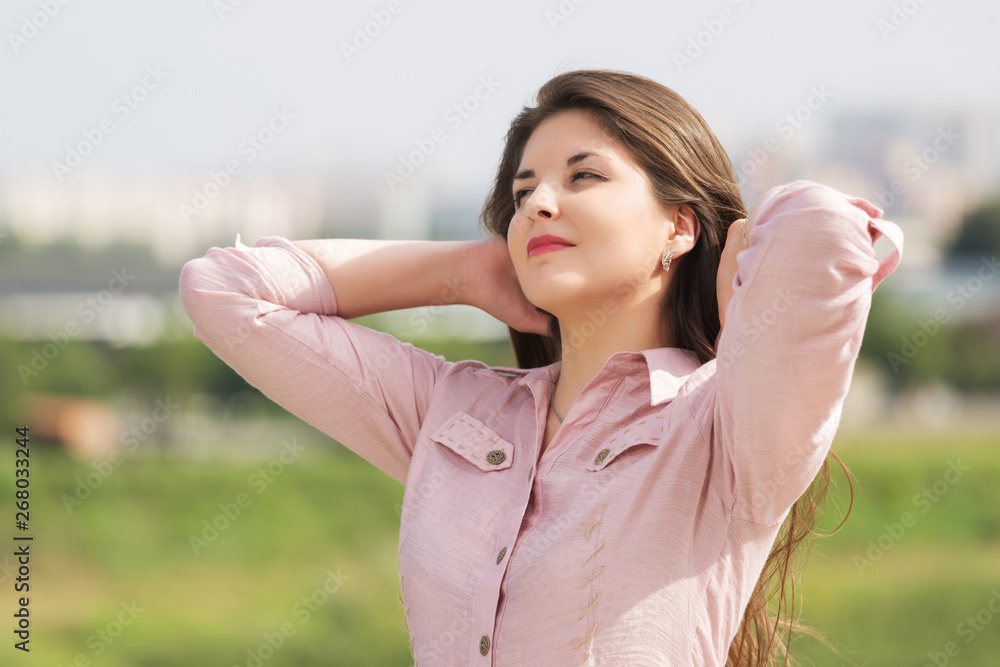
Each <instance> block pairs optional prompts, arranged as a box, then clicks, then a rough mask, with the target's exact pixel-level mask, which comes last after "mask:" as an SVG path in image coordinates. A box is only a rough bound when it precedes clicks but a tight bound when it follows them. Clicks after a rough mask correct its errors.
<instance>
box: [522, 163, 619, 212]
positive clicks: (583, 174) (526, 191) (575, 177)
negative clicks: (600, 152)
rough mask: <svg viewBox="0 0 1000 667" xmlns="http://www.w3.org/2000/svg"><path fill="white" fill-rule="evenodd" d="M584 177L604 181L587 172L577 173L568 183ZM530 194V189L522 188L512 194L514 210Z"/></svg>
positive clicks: (600, 177)
mask: <svg viewBox="0 0 1000 667" xmlns="http://www.w3.org/2000/svg"><path fill="white" fill-rule="evenodd" d="M584 176H590V177H591V178H596V179H599V180H604V177H602V176H598V175H597V174H594V173H591V172H589V171H578V172H576V173H575V174H573V176H572V177H571V178H570V182H574V183H575V182H576V181H578V180H580V179H581V178H583V177H584ZM529 192H531V188H522V189H520V190H518V191H517V192H515V193H514V208H515V209H519V208H521V200H522V199H523V198H524V196H525V194H527V193H529Z"/></svg>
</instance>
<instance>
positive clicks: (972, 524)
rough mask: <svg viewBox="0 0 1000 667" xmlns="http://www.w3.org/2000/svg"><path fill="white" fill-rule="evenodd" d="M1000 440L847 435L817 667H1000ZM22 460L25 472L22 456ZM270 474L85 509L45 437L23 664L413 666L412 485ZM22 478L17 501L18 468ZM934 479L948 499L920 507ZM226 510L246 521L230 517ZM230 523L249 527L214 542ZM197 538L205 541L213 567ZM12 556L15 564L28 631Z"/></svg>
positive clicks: (116, 481)
mask: <svg viewBox="0 0 1000 667" xmlns="http://www.w3.org/2000/svg"><path fill="white" fill-rule="evenodd" d="M997 444H998V437H997V435H996V434H990V435H963V436H955V435H947V436H945V435H933V434H927V435H920V436H904V435H898V434H897V435H886V436H881V435H880V436H875V435H872V436H868V437H865V438H860V437H850V438H848V437H844V436H842V437H839V438H838V440H837V442H836V444H835V450H836V451H837V452H838V453H839V454H840V455H841V457H842V458H843V459H844V460H845V462H846V463H847V464H848V466H849V467H850V469H851V471H852V473H853V474H854V475H855V477H856V482H855V493H856V496H855V501H854V509H853V512H852V514H851V517H850V519H849V520H848V522H847V524H846V526H845V528H844V529H843V530H842V531H841V532H839V533H837V534H836V535H834V536H832V537H826V538H823V539H821V540H818V541H817V542H816V546H815V547H814V549H813V552H812V555H811V557H810V560H809V563H808V566H807V569H806V572H805V574H804V578H803V582H802V590H803V592H804V620H805V621H807V622H809V623H810V624H812V625H813V626H814V627H816V628H818V629H820V630H822V631H824V632H825V634H826V636H827V637H828V639H829V640H830V642H831V643H832V644H833V646H834V647H835V648H836V649H837V651H838V652H839V654H837V653H834V652H833V651H831V649H829V648H826V647H824V646H822V645H820V644H818V643H817V642H815V641H814V640H810V639H805V640H802V641H801V642H798V648H799V649H800V650H801V651H802V653H801V655H803V657H804V658H805V659H804V663H805V664H814V665H823V666H826V665H838V666H839V665H845V664H854V665H878V666H883V665H884V666H889V667H891V666H895V665H899V666H908V667H909V666H913V665H916V666H921V665H924V664H931V665H933V664H935V662H932V657H933V658H935V659H936V660H937V663H936V664H938V665H942V664H954V665H962V666H963V667H972V666H983V667H986V666H989V667H993V666H995V665H998V664H1000V618H996V619H994V616H1000V614H995V613H994V612H993V611H990V609H989V607H988V603H989V602H990V599H991V596H993V595H994V594H995V595H996V601H995V602H993V608H994V609H996V610H1000V483H998V482H1000V448H998V447H997ZM277 454H278V450H277V449H276V450H275V452H274V455H275V456H277ZM3 456H5V457H6V458H5V461H13V451H12V449H6V448H5V449H4V453H3ZM267 463H268V461H267V460H263V461H260V462H254V463H249V462H248V463H236V462H232V461H219V460H209V461H190V460H171V459H169V458H163V457H155V458H142V457H138V456H136V455H128V457H127V458H126V460H125V461H124V463H122V464H121V466H119V467H118V468H117V469H115V470H114V472H113V473H111V474H110V476H109V477H108V478H107V479H106V480H103V479H102V481H101V483H100V486H98V487H97V488H95V489H93V492H92V495H91V496H90V497H89V498H86V499H85V500H83V501H82V503H80V504H79V505H77V504H73V505H71V506H70V507H71V509H72V512H69V511H68V510H67V505H66V503H65V498H66V497H67V496H66V495H64V494H73V493H74V492H75V489H76V488H77V486H78V481H77V480H78V479H79V480H85V479H86V477H87V475H88V474H92V473H94V467H93V466H92V465H91V464H87V463H79V462H75V461H72V460H70V459H69V458H67V457H66V456H65V455H64V454H62V453H61V452H60V451H58V450H56V449H54V448H48V447H45V446H44V445H43V444H42V443H34V447H33V449H32V468H31V480H32V487H31V489H32V496H31V498H32V503H33V505H32V516H31V519H32V530H31V532H32V533H33V534H34V535H35V540H34V542H33V543H32V572H31V578H32V579H31V586H32V595H31V612H32V623H33V625H32V629H33V634H32V640H31V649H32V650H31V655H30V659H25V660H20V659H19V658H21V657H22V656H20V655H19V652H17V651H15V650H13V649H12V648H11V647H9V646H8V647H6V648H5V649H4V656H5V657H4V660H3V664H39V665H41V664H44V665H71V664H78V665H87V664H93V665H108V666H112V667H167V666H182V665H183V666H185V667H187V666H191V665H268V666H271V665H295V666H300V667H308V666H311V665H351V666H358V665H379V666H381V665H409V664H411V662H412V661H411V660H410V654H409V650H408V635H407V633H406V630H405V627H404V620H403V614H402V609H401V606H400V604H399V602H398V599H397V579H396V557H397V556H396V554H397V552H396V549H397V538H398V529H399V516H398V510H397V506H398V503H399V502H400V501H401V499H402V491H403V489H402V487H401V486H400V485H399V484H397V483H396V482H394V481H393V480H391V479H390V478H389V477H387V476H386V475H385V474H383V473H381V472H380V471H378V470H377V469H375V468H373V467H372V466H370V465H369V464H367V463H366V462H364V461H363V460H362V459H360V458H359V457H357V456H355V455H354V454H352V453H351V452H348V451H346V450H337V449H334V450H331V449H330V448H328V447H319V446H317V447H309V448H308V451H307V452H306V453H305V454H303V455H302V456H301V457H300V458H298V459H296V460H295V461H294V462H292V463H291V464H289V465H287V466H284V467H283V468H282V469H281V471H280V473H279V474H277V475H273V476H272V477H270V481H269V482H268V481H266V480H265V479H264V478H262V477H260V476H259V474H258V476H256V477H252V476H254V475H255V473H256V472H257V471H258V469H259V468H261V467H262V466H265V467H266V465H267ZM953 464H955V465H953ZM956 466H957V467H956ZM2 468H3V471H4V472H3V480H2V483H0V484H2V488H0V498H2V503H0V505H2V507H5V508H10V507H12V497H11V496H12V489H13V476H12V472H11V468H12V466H11V465H8V464H4V465H3V466H2ZM949 468H951V469H952V470H956V469H957V470H960V471H961V475H960V476H958V473H955V472H953V473H948V474H946V471H948V470H949ZM965 468H967V470H965ZM275 469H277V467H276V466H275V467H274V468H273V469H272V474H273V470H275ZM833 477H834V479H835V482H836V487H837V488H836V489H835V490H834V493H833V494H832V499H831V502H830V503H828V508H829V516H828V518H827V523H831V524H835V523H836V522H837V521H839V518H840V516H841V511H842V506H843V505H844V504H845V502H846V501H845V498H846V486H845V484H844V477H843V474H842V473H841V472H840V471H839V468H836V467H835V468H834V474H833ZM92 479H94V480H96V479H97V478H96V477H94V478H92ZM942 480H944V481H942ZM949 480H950V481H949ZM262 487H263V488H262ZM925 488H926V489H928V490H929V493H930V495H931V496H933V497H934V500H933V502H932V501H931V499H930V498H929V497H928V496H924V500H922V501H918V502H915V498H914V496H915V495H917V494H921V493H922V490H923V489H925ZM258 491H261V492H260V493H258ZM239 494H246V497H244V498H242V500H243V501H244V504H245V505H246V506H244V507H242V508H239V506H238V504H237V500H238V496H239ZM81 495H82V494H81ZM248 499H249V503H247V502H246V501H247V500H248ZM220 503H221V504H223V505H228V509H229V512H230V513H231V514H233V513H234V508H239V511H240V515H239V516H238V517H236V518H234V519H232V520H229V519H226V518H225V517H224V515H223V510H222V509H220ZM906 512H909V513H910V514H911V515H912V521H908V523H909V524H910V525H908V526H902V523H900V522H901V517H902V516H903V514H904V513H906ZM11 513H12V511H11ZM220 515H221V516H222V518H219V517H220ZM9 520H10V521H13V516H11V517H9ZM213 520H215V521H216V522H217V523H218V525H219V526H225V524H226V523H227V522H228V524H229V525H228V527H225V528H224V530H222V531H221V532H219V533H218V535H217V536H215V537H214V538H213V537H212V533H211V532H210V531H209V532H208V533H207V536H206V534H204V531H205V530H206V524H205V523H204V522H206V521H208V522H212V521H213ZM897 523H899V524H900V526H902V527H903V528H904V532H902V533H900V532H899V530H898V528H897V527H896V526H894V524H897ZM7 532H8V534H10V533H13V527H12V528H11V530H10V531H7ZM192 536H200V537H201V538H202V539H204V540H205V543H204V544H202V545H197V546H198V550H199V554H198V555H197V556H196V555H195V553H194V551H195V548H194V547H192V543H191V537H192ZM869 541H871V544H869ZM872 545H874V547H875V548H876V550H873V551H870V550H871V549H872ZM5 551H8V550H6V549H5ZM869 551H870V553H869ZM859 559H868V560H867V561H862V560H859ZM12 561H13V559H12V558H10V557H8V561H7V562H6V564H5V563H4V561H3V557H0V567H2V566H4V565H7V567H2V569H0V579H3V581H2V582H0V585H2V586H3V587H4V589H5V590H6V591H7V593H5V595H4V609H3V615H4V618H6V619H8V620H7V626H8V627H7V629H6V630H5V631H4V633H5V635H6V636H7V637H8V638H10V636H11V635H10V632H11V629H12V627H13V620H12V616H11V615H10V614H11V613H13V610H14V602H13V595H12V594H11V589H12V584H13V582H12V577H13V576H15V575H14V574H12V573H11V571H10V570H9V564H10V563H11V562H12ZM866 562H867V564H864V563H866ZM324 582H325V583H326V588H325V589H324ZM331 590H332V591H333V592H328V591H331ZM133 603H134V607H132V608H131V609H132V611H131V612H127V611H125V609H127V608H129V606H130V605H133ZM123 604H124V605H125V607H123V606H122V605H123ZM140 610H141V611H140ZM977 615H978V620H976V617H977ZM967 617H972V623H973V624H975V627H978V628H979V630H972V627H973V626H972V625H968V624H967V621H966V618H967ZM123 621H128V625H124V626H123V625H119V623H122V622H123ZM990 621H992V623H990ZM962 624H966V625H962ZM282 630H284V633H282ZM268 636H269V637H270V638H271V642H272V643H274V644H279V643H280V648H278V649H277V650H276V651H272V650H271V649H270V645H269V644H268V643H267V637H268ZM949 642H953V643H954V644H953V646H951V647H949ZM946 647H949V648H951V649H952V653H953V655H952V656H948V655H947V654H946V650H947V648H946ZM12 654H14V655H13V658H11V657H10V656H11V655H12ZM928 654H931V656H932V657H929V655H928ZM24 657H25V658H27V657H28V656H24Z"/></svg>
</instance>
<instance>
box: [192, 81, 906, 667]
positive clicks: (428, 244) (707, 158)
mask: <svg viewBox="0 0 1000 667" xmlns="http://www.w3.org/2000/svg"><path fill="white" fill-rule="evenodd" d="M745 215H746V211H745V209H744V206H743V203H742V200H741V197H740V193H739V188H738V184H737V180H736V176H735V174H734V172H733V170H732V167H731V165H730V162H729V159H728V157H727V155H726V152H725V150H723V148H722V146H721V145H720V144H719V142H718V140H717V139H716V138H715V136H714V135H713V134H712V132H711V130H710V129H709V128H708V126H707V125H706V124H705V121H704V120H703V119H702V118H701V116H700V115H699V114H698V113H697V112H696V111H695V110H694V109H693V108H691V107H690V106H689V105H688V104H687V103H686V102H685V101H684V100H683V99H682V98H680V97H679V96H678V95H677V94H676V93H674V92H673V91H671V90H669V89H668V88H665V87H663V86H661V85H659V84H657V83H655V82H653V81H650V80H648V79H645V78H642V77H639V76H636V75H632V74H627V73H622V72H614V71H575V72H568V73H565V74H562V75H559V76H557V77H555V78H554V79H552V80H551V81H549V82H548V83H546V84H545V85H544V86H543V87H542V89H541V90H540V91H539V94H538V101H537V106H535V107H530V108H526V109H524V110H523V111H522V112H521V113H520V115H518V116H517V118H516V119H515V120H514V122H513V124H512V127H511V129H510V132H509V134H508V136H507V142H506V146H505V149H504V152H503V156H502V159H501V162H500V167H499V170H498V173H497V177H496V182H495V185H494V188H493V191H492V193H491V194H490V195H489V198H488V200H487V202H486V205H485V208H484V211H483V221H484V223H485V226H486V228H487V229H488V230H489V232H491V234H492V235H491V237H490V238H489V239H488V240H485V241H477V242H434V241H376V240H347V239H341V240H308V241H295V242H291V241H289V240H287V239H284V238H282V237H278V236H268V237H265V238H262V239H260V240H258V241H257V243H256V245H255V246H254V247H248V246H246V245H244V244H242V243H241V242H240V239H239V237H238V236H237V239H236V245H235V247H232V248H224V249H220V248H211V249H210V250H209V251H208V253H207V254H206V255H205V257H203V258H199V259H194V260H192V261H190V262H188V263H187V264H186V265H185V267H184V269H183V271H182V273H181V280H180V292H181V297H182V301H183V304H184V307H185V309H186V311H187V313H188V314H189V316H190V317H191V320H192V321H193V322H194V325H195V329H194V331H195V334H196V335H197V336H198V337H199V338H201V340H203V341H204V342H205V343H206V344H207V345H208V346H209V347H210V348H211V349H212V350H213V351H214V352H215V353H216V354H217V355H218V356H219V357H220V358H222V359H223V360H224V361H225V362H226V363H227V364H229V365H230V366H232V367H233V368H234V369H235V370H236V371H237V372H239V373H240V374H241V375H242V376H243V377H244V378H245V379H246V380H247V381H248V382H250V383H251V384H253V385H254V386H256V387H258V388H259V389H260V390H261V391H262V392H264V393H265V394H266V395H267V396H268V397H270V398H271V399H272V400H274V401H276V402H277V403H279V404H281V405H282V406H284V407H285V408H287V409H288V410H290V411H292V412H293V413H295V414H297V415H299V416H300V417H301V418H303V419H304V420H306V421H307V422H309V423H310V424H312V425H314V426H316V427H317V428H319V429H321V430H322V431H324V432H325V433H327V434H329V435H330V436H331V437H333V438H335V439H336V440H338V441H340V442H341V443H343V444H344V445H345V446H347V447H349V448H351V449H352V450H354V451H355V452H357V453H358V454H360V455H361V456H363V457H364V458H365V459H367V460H368V461H370V462H371V463H373V464H374V465H376V466H378V467H379V468H380V469H381V470H383V471H385V472H386V473H388V474H389V475H391V476H393V477H394V478H395V479H397V480H399V481H400V482H403V483H405V484H406V488H405V494H404V500H403V512H402V518H401V526H400V543H399V569H400V590H401V601H402V602H403V604H404V608H405V613H406V619H407V625H408V629H409V632H410V635H411V644H410V647H411V650H412V652H413V655H414V658H415V660H416V662H417V664H422V665H581V664H586V665H723V664H728V665H737V664H738V665H750V664H768V663H771V662H775V661H777V660H778V659H780V658H781V656H782V655H783V654H784V651H785V647H784V646H783V645H782V640H783V637H784V636H785V633H782V632H778V628H779V625H781V627H784V625H786V624H779V623H778V622H777V621H776V620H774V619H771V618H769V616H768V607H767V604H766V603H767V597H768V596H769V595H770V594H772V593H773V594H774V596H775V599H776V600H778V601H779V602H780V601H783V600H784V599H785V597H787V596H788V593H789V589H788V588H787V587H786V584H789V583H790V578H789V577H790V569H789V567H788V565H789V562H790V559H791V556H792V554H793V552H794V551H795V548H796V547H797V546H798V544H799V543H800V542H801V541H802V538H803V537H804V536H805V535H806V534H808V531H809V529H810V528H811V527H812V523H813V522H814V520H815V513H814V510H815V502H814V501H815V499H814V498H813V497H812V496H810V495H809V494H806V495H804V496H803V497H802V500H801V501H799V503H796V501H797V499H799V497H800V496H802V495H803V493H804V492H806V491H807V489H808V487H809V486H810V483H811V481H812V480H813V478H814V477H816V476H817V474H818V473H822V475H821V479H820V482H822V481H823V479H825V477H824V476H825V473H826V468H825V460H826V456H827V453H828V451H829V447H830V443H831V441H832V439H833V436H834V433H835V431H836V427H837V424H838V419H839V416H840V411H841V408H842V406H843V402H844V398H845V395H846V392H847V389H848V386H849V383H850V379H851V372H852V369H853V366H854V362H855V360H856V358H857V354H858V349H859V346H860V344H861V338H862V334H863V332H864V327H865V321H866V318H867V315H868V310H869V307H870V303H871V294H872V290H874V288H875V286H876V285H877V284H878V282H879V281H880V280H881V279H882V278H884V277H885V276H886V275H887V274H888V273H890V272H891V271H892V270H893V269H894V268H895V266H896V263H897V262H898V260H899V252H900V249H901V244H902V237H901V234H900V232H899V229H898V227H897V226H896V225H894V224H893V223H891V222H886V221H880V220H878V218H879V217H880V216H881V211H879V210H878V209H876V208H875V207H873V206H872V205H871V204H869V203H868V202H865V201H863V200H860V199H854V198H849V197H847V196H845V195H843V194H841V193H839V192H837V191H836V190H833V189H832V188H829V187H826V186H823V185H819V184H816V183H811V182H808V181H795V182H793V183H790V184H787V185H784V186H781V187H777V188H774V189H772V190H770V191H768V192H767V193H766V194H765V195H764V196H763V197H761V198H760V199H759V200H758V202H757V203H756V205H755V207H754V210H752V211H751V212H750V215H749V217H748V218H744V216H745ZM881 233H885V234H886V235H887V236H889V238H890V239H891V240H892V241H893V243H894V244H895V245H896V251H895V252H894V253H893V254H892V255H891V256H890V257H889V258H887V259H886V260H883V261H882V262H880V261H878V260H877V259H876V257H875V253H874V250H873V243H874V240H875V239H876V238H877V237H878V236H879V235H880V234H881ZM432 303H433V304H447V303H462V304H468V305H473V306H477V307H479V308H481V309H483V310H485V311H487V312H489V313H490V314H492V315H494V316H495V317H497V318H498V319H500V320H501V321H503V322H505V323H506V324H507V325H508V326H509V327H510V329H511V337H512V340H513V342H514V347H515V351H516V354H517V358H518V363H519V365H520V366H521V368H490V367H487V366H485V365H484V364H482V363H480V362H477V361H460V362H447V361H445V360H444V359H443V358H442V357H439V356H435V355H432V354H430V353H428V352H425V351H423V350H420V349H418V348H414V347H413V346H412V345H411V344H409V343H407V342H403V341H401V340H399V339H397V338H394V337H392V336H390V335H388V334H385V333H380V332H376V331H373V330H371V329H367V328H365V327H362V326H360V325H358V324H355V323H352V322H348V321H347V320H348V319H350V318H354V317H358V316H361V315H365V314H369V313H374V312H379V311H386V310H394V309H399V308H407V307H416V306H425V305H430V304H432ZM401 338H406V337H405V336H401ZM793 505H794V508H793ZM783 526H784V530H782V527H783ZM776 538H777V543H776ZM772 547H773V550H772ZM769 584H770V585H769ZM786 611H787V608H786Z"/></svg>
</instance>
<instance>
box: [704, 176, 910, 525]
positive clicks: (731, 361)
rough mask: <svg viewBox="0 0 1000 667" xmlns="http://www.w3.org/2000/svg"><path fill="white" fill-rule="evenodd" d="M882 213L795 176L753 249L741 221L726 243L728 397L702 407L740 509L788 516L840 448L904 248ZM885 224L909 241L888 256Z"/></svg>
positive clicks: (764, 220) (754, 218)
mask: <svg viewBox="0 0 1000 667" xmlns="http://www.w3.org/2000/svg"><path fill="white" fill-rule="evenodd" d="M880 217H881V211H879V210H877V209H875V208H874V207H872V206H871V205H870V204H869V203H868V202H864V201H863V200H860V199H856V198H851V197H848V196H846V195H844V194H842V193H840V192H838V191H837V190H835V189H833V188H830V187H827V186H824V185H820V184H817V183H813V182H811V181H795V182H793V183H789V184H787V185H783V186H781V187H778V188H774V189H772V190H770V191H768V192H767V193H766V194H765V195H764V196H763V197H761V199H760V201H759V202H758V203H757V205H756V206H755V207H754V209H753V210H752V211H751V214H750V222H749V223H748V226H747V236H748V242H749V247H748V248H747V249H744V247H743V241H742V234H741V231H742V230H741V229H738V224H737V225H734V227H737V229H734V230H731V231H730V234H729V238H728V240H727V250H726V253H727V254H728V255H729V256H730V258H731V257H733V256H734V255H735V261H736V264H737V268H736V269H735V275H733V276H731V281H732V284H731V287H732V298H731V301H730V302H729V304H728V307H727V308H726V310H725V313H724V316H725V325H724V328H723V330H722V334H721V336H720V338H719V343H718V356H717V357H716V360H715V364H716V380H715V389H716V396H715V401H701V402H699V405H700V406H701V409H702V410H704V411H705V414H702V415H695V417H696V419H698V420H699V422H700V423H707V424H711V431H712V432H711V433H710V434H709V435H708V437H709V438H710V439H711V440H712V442H713V444H714V445H715V446H717V447H718V451H719V452H720V454H721V456H722V459H723V461H724V462H726V463H727V464H728V469H729V471H730V475H731V477H730V479H729V482H728V483H727V484H725V485H724V486H725V488H726V492H727V493H729V494H730V500H731V502H732V506H733V512H734V515H735V516H738V517H740V518H743V519H746V520H750V521H755V522H758V523H771V522H774V521H778V520H780V519H781V518H782V517H783V516H784V513H785V512H786V511H787V510H788V509H789V508H790V507H791V505H792V504H793V503H794V502H795V500H796V499H797V498H798V497H799V496H800V495H801V494H802V493H803V492H804V491H805V490H806V488H807V487H808V485H809V484H810V482H811V481H812V479H813V477H815V475H816V473H817V472H818V470H819V468H820V466H821V465H822V462H823V459H824V458H825V457H826V455H827V452H828V451H829V447H830V444H831V443H832V441H833V436H834V434H835V433H836V429H837V426H838V424H839V420H840V415H841V410H842V408H843V402H844V399H845V397H846V394H847V390H848V388H849V386H850V381H851V375H852V373H853V370H854V364H855V361H856V360H857V356H858V351H859V349H860V346H861V339H862V336H863V334H864V329H865V323H866V320H867V317H868V312H869V308H870V306H871V295H872V291H873V290H874V289H875V286H876V285H877V284H878V282H879V281H880V280H881V279H882V278H884V277H885V276H886V275H888V273H890V272H891V271H892V270H893V269H894V268H895V266H896V264H897V263H898V261H899V256H900V252H901V248H902V234H901V232H900V231H899V228H898V227H897V226H896V225H895V224H893V223H892V222H888V221H884V220H879V218H880ZM882 233H885V234H886V235H887V236H888V237H889V238H890V240H891V241H892V242H893V243H894V244H895V245H896V246H897V249H896V251H895V252H893V253H892V254H891V255H890V256H889V257H888V258H887V259H885V260H883V261H881V262H880V261H879V260H878V259H877V258H876V256H875V250H874V241H875V240H876V239H877V238H878V237H879V236H881V234H882ZM731 244H732V245H735V250H734V249H733V248H732V245H731ZM737 250H738V252H736V251H737ZM726 259H727V258H726V257H725V256H724V258H723V267H721V268H720V271H721V270H724V266H725V262H726ZM720 292H721V290H720ZM696 409H697V408H696Z"/></svg>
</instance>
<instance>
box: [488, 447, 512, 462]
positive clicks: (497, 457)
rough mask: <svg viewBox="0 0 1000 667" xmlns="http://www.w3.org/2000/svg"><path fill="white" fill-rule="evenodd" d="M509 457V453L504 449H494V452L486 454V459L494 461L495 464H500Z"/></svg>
mask: <svg viewBox="0 0 1000 667" xmlns="http://www.w3.org/2000/svg"><path fill="white" fill-rule="evenodd" d="M506 459H507V455H506V454H504V453H503V450H502V449H494V450H493V451H492V452H490V453H489V454H487V455H486V461H487V462H489V463H492V464H493V465H495V466H496V465H500V464H501V463H503V462H504V461H505V460H506Z"/></svg>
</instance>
